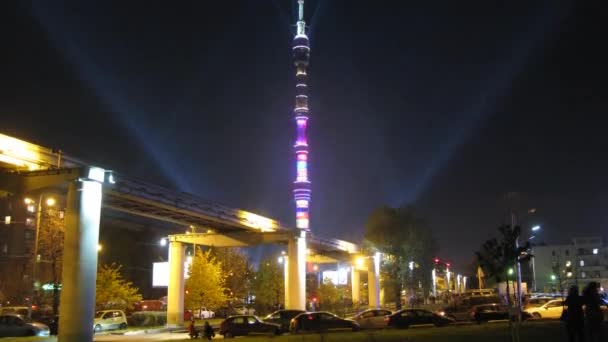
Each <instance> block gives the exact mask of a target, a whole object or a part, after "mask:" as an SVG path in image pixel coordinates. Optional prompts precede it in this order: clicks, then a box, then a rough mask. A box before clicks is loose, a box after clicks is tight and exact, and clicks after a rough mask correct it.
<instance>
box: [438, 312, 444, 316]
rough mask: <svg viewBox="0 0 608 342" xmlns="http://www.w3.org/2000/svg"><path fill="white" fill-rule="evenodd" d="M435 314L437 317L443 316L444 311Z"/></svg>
mask: <svg viewBox="0 0 608 342" xmlns="http://www.w3.org/2000/svg"><path fill="white" fill-rule="evenodd" d="M437 314H438V315H439V316H445V311H439V312H438V313H437Z"/></svg>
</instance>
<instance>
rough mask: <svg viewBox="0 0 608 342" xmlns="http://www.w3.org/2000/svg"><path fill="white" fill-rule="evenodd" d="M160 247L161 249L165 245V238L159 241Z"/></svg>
mask: <svg viewBox="0 0 608 342" xmlns="http://www.w3.org/2000/svg"><path fill="white" fill-rule="evenodd" d="M160 245H161V247H165V246H166V245H167V239H165V238H162V239H160Z"/></svg>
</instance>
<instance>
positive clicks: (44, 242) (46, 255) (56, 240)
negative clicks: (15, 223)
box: [36, 209, 65, 314]
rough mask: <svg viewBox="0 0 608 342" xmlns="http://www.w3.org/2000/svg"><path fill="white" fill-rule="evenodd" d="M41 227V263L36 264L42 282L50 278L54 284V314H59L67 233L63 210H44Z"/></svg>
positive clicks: (39, 233)
mask: <svg viewBox="0 0 608 342" xmlns="http://www.w3.org/2000/svg"><path fill="white" fill-rule="evenodd" d="M39 229H40V230H39V232H38V235H39V236H38V254H39V255H40V263H39V264H37V265H36V266H37V267H38V272H39V275H40V277H39V279H44V281H41V283H44V282H45V281H46V280H49V281H50V283H51V284H52V286H53V287H52V291H53V293H52V299H51V300H52V307H53V314H57V310H58V307H59V289H60V286H61V284H60V283H61V268H62V262H63V237H64V235H65V221H64V218H63V212H62V211H60V210H56V209H47V210H44V211H43V212H42V213H41V216H40V225H39ZM43 265H44V266H47V265H48V267H44V268H43ZM43 271H49V272H43ZM45 273H47V274H45ZM48 273H50V274H48Z"/></svg>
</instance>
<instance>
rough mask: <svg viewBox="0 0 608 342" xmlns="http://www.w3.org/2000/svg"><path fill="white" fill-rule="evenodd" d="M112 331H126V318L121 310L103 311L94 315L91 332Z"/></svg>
mask: <svg viewBox="0 0 608 342" xmlns="http://www.w3.org/2000/svg"><path fill="white" fill-rule="evenodd" d="M112 329H127V317H126V316H125V313H124V312H123V311H122V310H103V311H97V312H96V313H95V319H94V320H93V330H94V331H95V332H99V331H103V330H112Z"/></svg>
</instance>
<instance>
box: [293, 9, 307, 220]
mask: <svg viewBox="0 0 608 342" xmlns="http://www.w3.org/2000/svg"><path fill="white" fill-rule="evenodd" d="M298 6H299V10H298V23H297V25H298V31H297V33H296V36H295V37H294V38H293V64H294V66H295V67H296V101H295V102H296V103H295V108H294V109H293V115H294V119H295V121H296V142H295V144H294V146H293V148H294V153H295V157H296V180H295V181H294V188H293V195H294V200H295V202H296V227H298V228H299V229H303V230H305V231H307V230H309V229H310V221H309V207H310V198H311V196H310V195H311V190H310V180H309V179H308V155H309V153H308V152H309V150H308V140H307V135H306V127H307V126H308V115H309V112H308V85H307V81H308V75H307V68H308V61H309V59H310V44H309V42H308V37H307V36H306V31H305V28H306V24H305V22H304V0H298Z"/></svg>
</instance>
